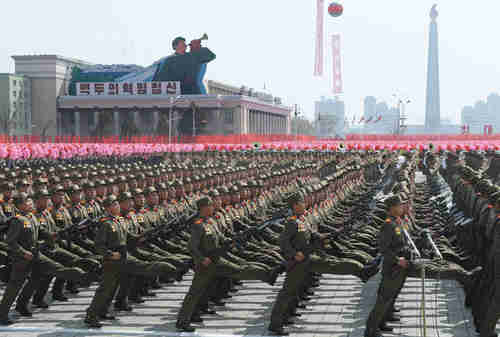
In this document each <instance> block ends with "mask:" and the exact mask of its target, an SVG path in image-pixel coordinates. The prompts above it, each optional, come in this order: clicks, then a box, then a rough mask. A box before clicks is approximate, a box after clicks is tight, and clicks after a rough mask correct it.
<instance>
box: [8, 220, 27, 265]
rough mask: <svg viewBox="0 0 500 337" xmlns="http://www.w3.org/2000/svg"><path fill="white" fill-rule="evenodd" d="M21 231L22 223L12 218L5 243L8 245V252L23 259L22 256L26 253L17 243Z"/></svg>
mask: <svg viewBox="0 0 500 337" xmlns="http://www.w3.org/2000/svg"><path fill="white" fill-rule="evenodd" d="M22 229H23V223H22V222H21V220H19V219H17V218H14V219H12V220H11V221H10V225H9V231H8V232H7V239H6V241H7V244H8V245H9V250H10V252H12V253H13V254H14V255H16V256H18V257H23V256H24V254H26V253H28V251H27V250H26V249H24V248H23V247H21V245H20V244H19V242H18V239H19V236H20V235H21V231H22Z"/></svg>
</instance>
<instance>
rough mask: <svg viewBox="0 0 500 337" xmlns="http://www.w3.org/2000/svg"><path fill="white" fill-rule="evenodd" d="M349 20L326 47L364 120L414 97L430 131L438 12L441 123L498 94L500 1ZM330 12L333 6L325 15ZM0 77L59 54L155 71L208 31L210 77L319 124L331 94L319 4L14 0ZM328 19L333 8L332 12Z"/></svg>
mask: <svg viewBox="0 0 500 337" xmlns="http://www.w3.org/2000/svg"><path fill="white" fill-rule="evenodd" d="M342 3H343V4H344V15H343V16H342V17H341V18H339V19H334V18H331V17H329V16H327V17H326V19H325V23H326V37H327V38H328V41H329V40H330V39H329V36H330V34H331V33H335V32H340V33H341V34H342V54H343V57H342V58H343V77H344V91H345V94H344V95H343V98H344V100H345V102H346V110H347V114H348V115H350V116H352V115H354V114H355V115H356V116H359V115H360V112H361V109H362V99H363V97H365V96H367V95H372V96H375V97H377V98H378V99H385V100H387V101H388V103H390V104H394V100H392V99H391V97H392V95H393V94H394V93H398V94H399V95H401V96H406V97H408V98H410V99H411V100H412V101H413V103H412V104H410V105H409V106H408V109H407V111H408V112H409V114H410V122H420V123H423V120H424V109H425V79H426V63H427V43H428V29H429V14H428V13H429V10H430V8H431V6H432V4H433V3H438V11H439V14H440V15H439V18H438V25H439V43H440V45H439V48H440V66H441V70H440V76H441V113H442V116H444V117H446V116H449V117H451V118H452V119H456V118H457V117H458V114H459V112H460V110H461V108H462V106H463V105H466V104H473V103H474V102H475V101H477V100H478V99H481V98H485V97H486V96H487V95H488V94H489V93H490V92H492V91H495V92H497V91H499V89H500V44H499V43H498V33H499V32H500V20H499V18H498V13H500V1H494V0H476V1H463V0H461V1H452V0H439V1H436V0H432V1H431V0H418V1H415V0H383V1H368V0H349V1H348V0H345V1H342ZM327 5H328V1H326V5H325V7H326V6H327ZM2 7H3V9H6V12H4V13H3V15H2V20H0V31H1V32H2V37H1V43H0V72H14V63H13V61H12V60H11V58H10V56H11V55H14V54H33V53H36V54H60V55H63V56H68V57H74V58H79V59H82V60H86V61H89V62H93V63H104V64H111V63H125V64H129V63H136V64H140V65H150V64H151V63H152V62H154V61H155V60H157V59H159V58H160V57H162V56H165V55H168V54H170V53H171V52H172V50H171V47H170V45H171V41H172V39H173V38H174V37H176V36H178V35H182V36H185V37H186V38H187V39H188V40H190V39H192V38H198V37H200V36H201V35H202V34H203V33H205V32H206V33H208V35H209V41H206V42H205V45H206V46H208V47H209V48H211V49H212V50H213V51H214V52H215V53H216V54H217V59H216V60H215V61H214V62H212V63H211V64H210V65H209V67H208V72H207V75H206V78H208V79H214V80H218V81H222V82H227V83H229V84H233V85H236V86H240V85H246V86H247V87H253V88H255V89H261V88H262V87H263V85H264V83H266V86H267V87H268V88H269V89H270V90H271V91H272V93H273V94H275V95H278V96H282V97H283V98H284V99H285V102H286V103H288V104H294V103H298V104H300V105H301V106H303V108H304V110H305V112H306V114H307V115H308V116H312V114H313V109H314V105H313V102H314V100H316V99H318V98H319V97H320V96H322V95H326V96H328V95H329V94H330V92H331V70H330V69H331V68H330V66H329V65H330V63H331V62H330V58H331V55H330V54H331V45H330V43H327V44H326V54H327V55H328V56H329V58H328V59H327V61H326V62H327V63H326V64H327V69H326V76H325V77H324V78H323V79H320V78H315V77H313V76H312V73H313V62H314V37H315V12H316V8H315V7H316V1H315V0H294V1H290V0H287V1H285V0H253V1H243V0H211V1H203V0H178V1H174V0H162V1H160V0H142V1H130V0H99V1H97V0H85V1H78V2H77V1H74V0H65V1H63V0H49V1H39V0H17V1H8V4H7V5H5V4H4V6H2ZM325 10H326V8H325Z"/></svg>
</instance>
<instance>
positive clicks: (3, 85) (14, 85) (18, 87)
mask: <svg viewBox="0 0 500 337" xmlns="http://www.w3.org/2000/svg"><path fill="white" fill-rule="evenodd" d="M31 100H32V97H31V81H30V79H29V78H28V77H26V76H22V75H14V74H0V133H3V134H9V135H25V134H30V133H31V110H32V107H31V104H32V103H31Z"/></svg>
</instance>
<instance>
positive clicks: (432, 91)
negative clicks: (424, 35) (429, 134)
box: [425, 5, 441, 131]
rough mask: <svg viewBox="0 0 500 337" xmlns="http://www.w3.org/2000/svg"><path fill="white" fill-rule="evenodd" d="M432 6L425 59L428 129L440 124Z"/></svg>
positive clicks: (437, 59) (436, 15) (435, 23)
mask: <svg viewBox="0 0 500 337" xmlns="http://www.w3.org/2000/svg"><path fill="white" fill-rule="evenodd" d="M436 6H437V5H434V6H432V9H431V12H430V17H431V24H430V29H429V58H428V61H427V93H426V103H425V128H426V129H427V130H429V131H432V130H434V131H435V130H437V129H439V127H440V124H441V107H440V95H439V52H438V28H437V22H436V19H437V17H438V11H437V10H436Z"/></svg>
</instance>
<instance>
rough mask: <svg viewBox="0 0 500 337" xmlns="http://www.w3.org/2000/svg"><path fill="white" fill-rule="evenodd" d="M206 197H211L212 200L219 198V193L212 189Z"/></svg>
mask: <svg viewBox="0 0 500 337" xmlns="http://www.w3.org/2000/svg"><path fill="white" fill-rule="evenodd" d="M208 195H209V196H211V197H212V198H215V197H218V196H220V193H219V191H217V189H215V188H213V189H211V190H210V191H208Z"/></svg>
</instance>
